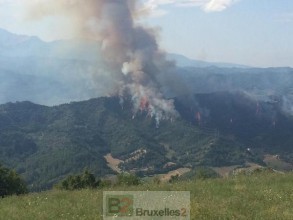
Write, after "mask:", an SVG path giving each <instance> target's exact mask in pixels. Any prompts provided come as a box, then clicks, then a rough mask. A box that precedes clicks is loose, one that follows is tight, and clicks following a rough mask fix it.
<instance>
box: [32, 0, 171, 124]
mask: <svg viewBox="0 0 293 220" xmlns="http://www.w3.org/2000/svg"><path fill="white" fill-rule="evenodd" d="M28 6H29V7H28V15H29V16H28V17H29V18H30V19H33V20H39V19H42V18H45V17H48V16H57V17H62V18H63V19H64V18H65V19H67V20H68V22H67V24H68V27H67V28H65V29H64V28H62V29H61V28H60V31H61V32H62V31H65V32H66V31H68V30H70V31H71V33H73V35H74V36H72V37H83V38H88V39H91V40H95V41H98V42H100V44H101V50H102V55H103V60H104V63H105V64H106V66H107V71H108V72H109V76H111V78H112V79H113V81H114V82H115V83H114V86H113V88H111V89H112V91H113V92H112V94H116V95H125V94H126V95H130V96H131V97H132V101H133V111H134V114H136V113H137V112H138V111H145V112H147V114H148V115H149V116H150V117H154V118H155V119H156V121H157V123H159V121H160V120H161V119H171V118H172V117H175V116H177V113H176V111H175V110H174V104H173V101H172V100H166V99H164V97H163V95H162V92H161V91H160V87H161V86H160V84H159V82H158V75H159V74H160V73H162V72H164V73H166V72H168V71H169V69H172V68H173V66H172V64H171V63H169V62H168V61H166V60H165V55H164V53H162V52H161V51H160V49H159V46H158V43H157V41H156V31H155V30H153V29H150V28H145V27H143V26H141V25H138V24H137V22H136V21H137V19H139V18H140V16H141V15H143V16H145V14H146V13H145V12H142V10H141V5H139V4H138V1H135V0H86V1H84V0H71V1H68V0H58V1H54V2H52V1H49V0H40V1H37V2H31V3H30V4H28ZM122 99H123V98H122ZM121 103H122V102H121Z"/></svg>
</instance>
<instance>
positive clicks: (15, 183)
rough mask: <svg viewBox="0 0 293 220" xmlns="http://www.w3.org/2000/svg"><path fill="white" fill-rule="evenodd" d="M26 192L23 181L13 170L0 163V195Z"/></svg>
mask: <svg viewBox="0 0 293 220" xmlns="http://www.w3.org/2000/svg"><path fill="white" fill-rule="evenodd" d="M26 192H27V187H26V184H25V182H24V181H23V180H22V179H21V177H20V176H19V175H18V174H17V173H16V172H15V171H14V170H10V169H8V168H5V167H3V166H2V165H1V164H0V196H1V197H4V196H7V195H20V194H24V193H26Z"/></svg>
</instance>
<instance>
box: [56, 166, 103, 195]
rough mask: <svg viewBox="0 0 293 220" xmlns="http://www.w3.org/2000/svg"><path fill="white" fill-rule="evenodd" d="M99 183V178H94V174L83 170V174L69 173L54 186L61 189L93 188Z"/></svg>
mask: <svg viewBox="0 0 293 220" xmlns="http://www.w3.org/2000/svg"><path fill="white" fill-rule="evenodd" d="M99 185H100V180H99V179H98V180H97V179H96V177H95V176H94V174H92V173H90V172H89V171H88V170H85V171H84V173H83V174H78V175H70V176H68V177H67V178H66V179H64V180H62V181H61V182H60V183H58V184H57V185H56V188H58V189H62V190H78V189H86V188H90V189H94V188H97V187H98V186H99Z"/></svg>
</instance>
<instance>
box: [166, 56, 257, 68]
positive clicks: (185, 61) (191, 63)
mask: <svg viewBox="0 0 293 220" xmlns="http://www.w3.org/2000/svg"><path fill="white" fill-rule="evenodd" d="M167 58H168V59H169V60H175V61H176V64H177V66H179V67H197V68H204V67H220V68H251V67H249V66H245V65H240V64H233V63H216V62H207V61H202V60H193V59H189V58H187V57H186V56H183V55H180V54H173V53H169V54H167Z"/></svg>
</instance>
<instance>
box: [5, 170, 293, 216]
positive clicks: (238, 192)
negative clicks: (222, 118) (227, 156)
mask: <svg viewBox="0 0 293 220" xmlns="http://www.w3.org/2000/svg"><path fill="white" fill-rule="evenodd" d="M104 190H127V191H132V190H133V191H139V190H162V191H169V190H175V191H177V190H178V191H190V192H191V219H225V220H226V219H237V220H239V219H240V220H241V219H245V220H247V219H251V220H253V219H256V220H262V219H264V220H270V219H271V220H278V219H282V220H283V219H284V220H285V219H288V220H289V219H290V220H291V219H293V208H292V207H293V174H292V173H291V174H276V173H260V174H256V175H251V176H238V177H230V178H227V179H207V180H197V181H185V182H176V183H173V184H160V185H156V184H149V183H146V184H144V185H140V186H132V187H122V186H119V187H115V188H109V189H104ZM102 193H103V190H81V191H72V192H68V191H57V190H53V191H47V192H42V193H34V194H29V195H25V196H20V197H16V196H13V197H9V198H4V199H0V219H5V220H6V219H7V220H10V219H22V220H26V219H28V220H31V219H54V220H55V219H91V220H92V219H102V217H101V215H102V211H101V210H102Z"/></svg>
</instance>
